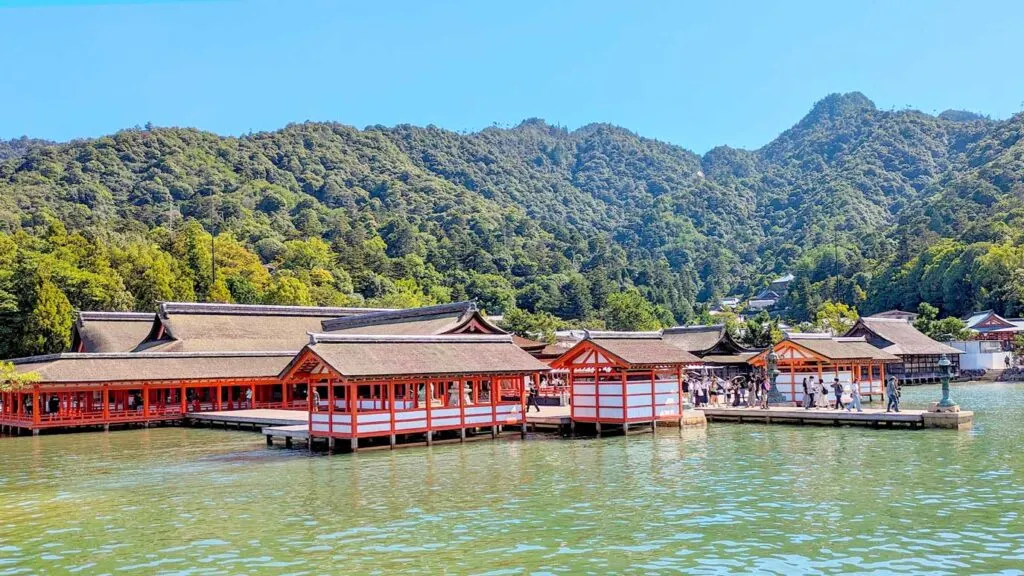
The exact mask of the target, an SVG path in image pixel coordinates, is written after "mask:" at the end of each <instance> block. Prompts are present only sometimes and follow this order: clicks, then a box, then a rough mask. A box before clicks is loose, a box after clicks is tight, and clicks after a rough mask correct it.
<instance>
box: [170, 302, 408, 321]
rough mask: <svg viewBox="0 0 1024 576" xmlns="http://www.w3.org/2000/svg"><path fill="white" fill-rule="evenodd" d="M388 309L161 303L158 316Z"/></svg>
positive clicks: (326, 313)
mask: <svg viewBox="0 0 1024 576" xmlns="http://www.w3.org/2000/svg"><path fill="white" fill-rule="evenodd" d="M390 310H391V309H390V308H357V307H343V306H280V305H276V304H275V305H271V304H222V303H218V302H161V303H160V315H161V316H164V317H166V316H167V315H168V314H221V315H237V316H314V317H315V316H323V317H328V318H330V317H338V316H345V315H361V314H372V313H376V312H385V311H390Z"/></svg>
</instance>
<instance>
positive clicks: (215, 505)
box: [0, 384, 1024, 574]
mask: <svg viewBox="0 0 1024 576" xmlns="http://www.w3.org/2000/svg"><path fill="white" fill-rule="evenodd" d="M954 394H955V398H956V399H957V400H958V401H960V402H961V404H962V405H964V406H967V407H971V408H973V409H975V410H976V420H975V427H974V429H973V430H972V431H970V432H960V433H958V432H953V431H938V430H923V431H906V430H889V431H887V430H871V429H864V428H831V427H823V428H816V427H789V426H770V427H769V426H761V425H749V424H743V425H737V424H714V425H712V427H710V428H709V429H707V430H697V431H693V430H687V431H684V432H683V433H682V434H680V433H679V431H674V430H673V431H660V432H659V434H658V436H657V437H652V436H651V435H638V436H631V437H614V438H604V439H600V440H598V439H577V440H545V439H539V440H534V441H527V442H523V441H519V440H512V441H499V442H491V441H483V442H474V443H468V444H465V445H458V444H454V445H443V446H435V447H433V448H429V449H428V448H423V447H415V448H405V449H401V450H396V451H393V452H392V451H370V452H362V453H358V454H353V455H337V456H312V457H310V456H308V455H307V454H306V452H305V450H301V449H299V450H286V449H283V448H276V447H275V448H272V449H268V448H266V447H265V445H264V442H263V439H262V437H261V436H258V435H256V434H253V433H251V432H226V431H220V430H201V429H183V428H163V429H153V430H133V431H124V432H112V433H109V434H103V433H80V434H69V435H61V436H43V437H40V438H31V437H23V438H4V439H0V461H2V469H0V574H28V573H81V574H104V573H105V574H340V573H346V574H354V573H370V572H377V573H396V572H406V573H420V574H438V573H445V572H447V573H476V574H521V573H591V574H605V573H609V572H633V573H677V572H686V573H692V574H726V573H757V574H768V573H775V574H813V573H820V574H833V573H869V574H887V573H907V574H922V573H934V574H966V573H973V574H977V573H1003V574H1022V573H1024V571H1022V570H1024V521H1022V519H1021V515H1022V514H1024V456H1022V453H1021V446H1022V440H1024V385H995V384H986V385H973V386H957V387H955V388H954ZM937 395H938V389H937V388H936V387H924V388H915V389H910V390H908V392H907V394H906V396H907V397H908V398H907V400H908V404H915V403H916V404H918V405H921V404H923V403H924V402H925V401H926V400H930V399H934V398H936V397H937Z"/></svg>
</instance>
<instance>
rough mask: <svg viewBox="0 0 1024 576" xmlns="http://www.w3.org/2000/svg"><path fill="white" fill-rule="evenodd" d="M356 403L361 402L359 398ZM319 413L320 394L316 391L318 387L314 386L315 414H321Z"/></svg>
mask: <svg viewBox="0 0 1024 576" xmlns="http://www.w3.org/2000/svg"><path fill="white" fill-rule="evenodd" d="M356 402H359V399H358V398H357V399H356ZM319 411H320V392H319V391H318V390H317V389H316V386H314V387H313V412H319Z"/></svg>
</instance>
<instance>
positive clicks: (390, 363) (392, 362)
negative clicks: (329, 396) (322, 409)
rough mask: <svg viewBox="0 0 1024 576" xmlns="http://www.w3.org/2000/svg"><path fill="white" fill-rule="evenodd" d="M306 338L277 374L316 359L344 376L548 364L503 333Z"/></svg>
mask: <svg viewBox="0 0 1024 576" xmlns="http://www.w3.org/2000/svg"><path fill="white" fill-rule="evenodd" d="M309 338H310V341H309V344H307V345H306V347H305V348H303V350H302V351H301V352H300V353H299V355H298V356H296V358H295V359H294V360H293V361H292V362H290V363H289V364H288V366H287V367H285V369H284V370H282V371H281V373H280V376H281V378H289V377H294V376H297V375H300V374H304V373H308V372H309V371H310V370H312V369H314V368H315V367H316V366H317V365H319V364H322V365H324V366H326V367H328V368H330V369H331V370H332V371H334V372H335V373H336V374H338V375H339V376H342V377H349V378H369V377H385V376H438V375H446V374H451V375H468V374H521V373H531V372H542V371H547V369H548V367H547V366H545V365H544V364H543V363H541V362H540V361H538V360H537V359H536V358H534V357H533V356H531V355H530V354H529V353H527V352H525V351H523V350H522V349H521V348H519V347H518V346H516V345H515V344H514V343H513V342H512V336H511V335H509V334H493V335H463V334H458V335H430V336H423V335H403V336H395V335H366V334H310V335H309Z"/></svg>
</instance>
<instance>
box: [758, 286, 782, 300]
mask: <svg viewBox="0 0 1024 576" xmlns="http://www.w3.org/2000/svg"><path fill="white" fill-rule="evenodd" d="M779 298H782V296H779V294H778V293H777V292H775V291H774V290H771V289H769V288H765V289H764V290H761V291H760V292H758V294H757V296H754V297H753V298H751V300H778V299H779Z"/></svg>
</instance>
